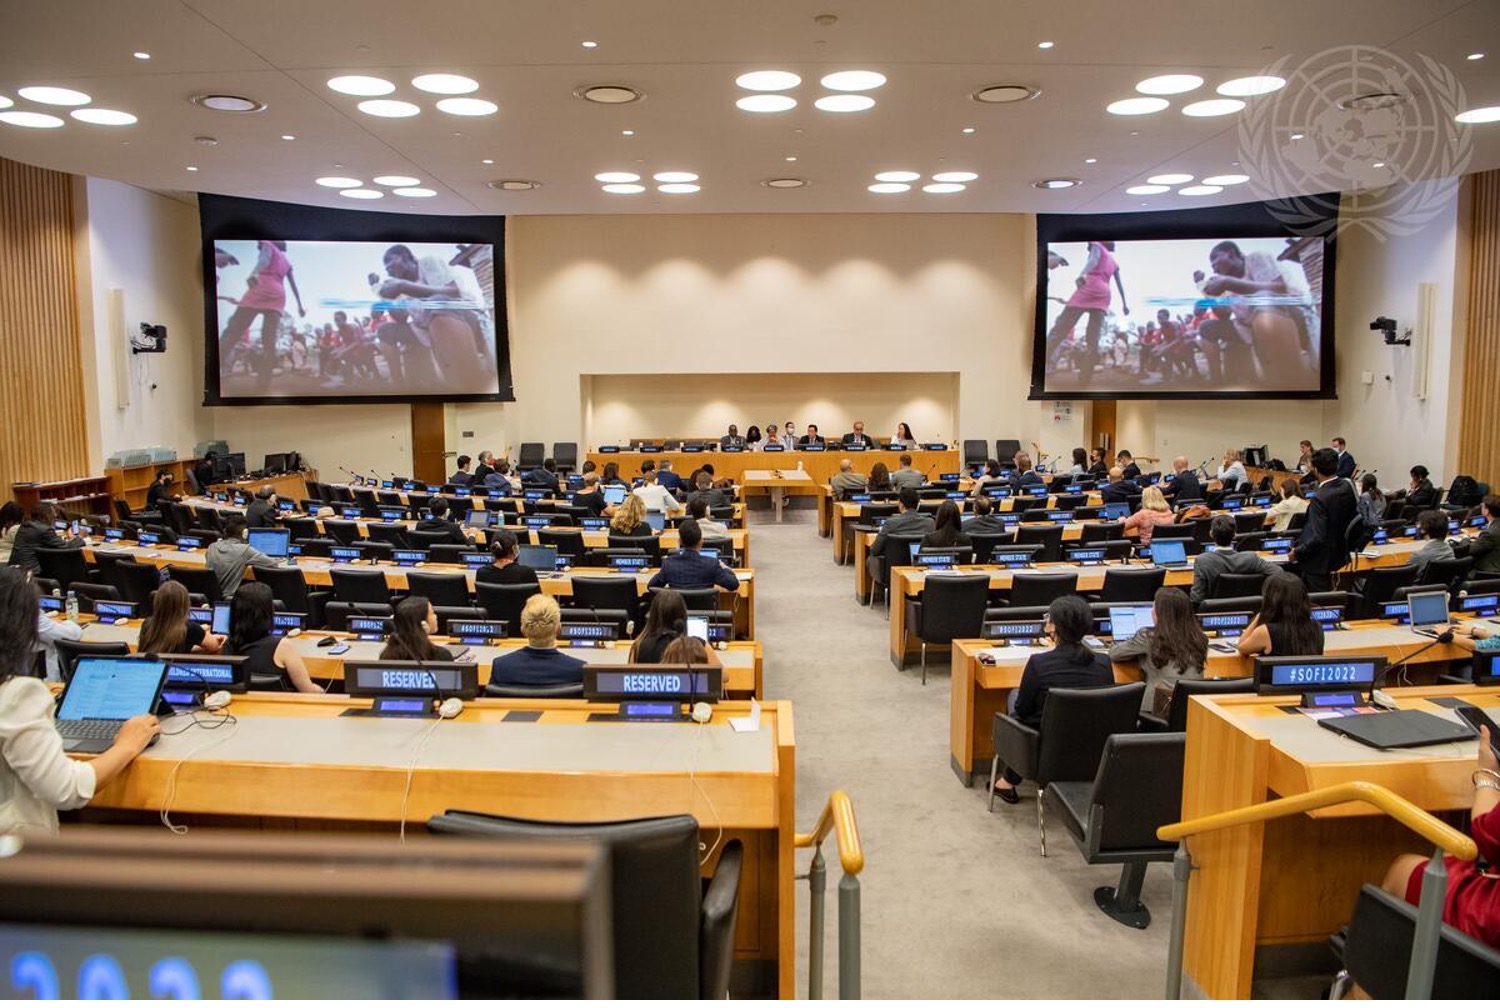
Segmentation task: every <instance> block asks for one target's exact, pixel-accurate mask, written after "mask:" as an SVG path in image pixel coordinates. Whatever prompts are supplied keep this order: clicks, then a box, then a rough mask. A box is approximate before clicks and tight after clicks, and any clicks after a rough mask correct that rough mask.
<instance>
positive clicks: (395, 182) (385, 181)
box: [371, 175, 422, 188]
mask: <svg viewBox="0 0 1500 1008" xmlns="http://www.w3.org/2000/svg"><path fill="white" fill-rule="evenodd" d="M371 181H373V182H374V183H375V184H376V185H380V186H388V187H390V188H396V187H398V186H414V185H421V184H422V180H421V179H419V178H412V177H411V176H410V175H376V176H375V178H374V179H372V180H371Z"/></svg>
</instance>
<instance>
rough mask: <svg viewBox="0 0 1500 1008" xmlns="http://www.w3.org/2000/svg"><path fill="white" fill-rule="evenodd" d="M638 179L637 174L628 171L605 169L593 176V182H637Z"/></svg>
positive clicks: (639, 178)
mask: <svg viewBox="0 0 1500 1008" xmlns="http://www.w3.org/2000/svg"><path fill="white" fill-rule="evenodd" d="M640 180H641V177H640V176H639V175H637V174H636V173H635V172H628V171H606V172H600V173H599V174H597V175H595V176H594V181H595V182H609V183H613V184H616V185H618V184H621V183H625V182H639V181H640Z"/></svg>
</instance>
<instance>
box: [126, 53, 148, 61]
mask: <svg viewBox="0 0 1500 1008" xmlns="http://www.w3.org/2000/svg"><path fill="white" fill-rule="evenodd" d="M130 55H132V56H134V57H135V58H136V59H138V60H148V59H150V58H151V54H150V53H148V52H137V53H131V54H130Z"/></svg>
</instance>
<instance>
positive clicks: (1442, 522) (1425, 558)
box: [1406, 511, 1454, 585]
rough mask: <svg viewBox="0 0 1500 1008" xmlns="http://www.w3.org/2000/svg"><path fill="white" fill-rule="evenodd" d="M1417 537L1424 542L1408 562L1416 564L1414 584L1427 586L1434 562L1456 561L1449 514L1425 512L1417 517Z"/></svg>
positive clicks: (1444, 512)
mask: <svg viewBox="0 0 1500 1008" xmlns="http://www.w3.org/2000/svg"><path fill="white" fill-rule="evenodd" d="M1417 535H1418V536H1420V537H1421V538H1422V540H1423V542H1422V545H1421V547H1420V548H1419V549H1418V550H1417V551H1416V552H1415V553H1413V554H1412V555H1411V559H1410V560H1408V561H1406V562H1407V563H1409V564H1415V565H1416V567H1417V575H1416V577H1415V578H1413V579H1412V582H1411V583H1412V584H1417V585H1419V584H1426V583H1427V582H1426V581H1425V580H1423V579H1424V578H1426V577H1427V565H1428V564H1430V563H1432V562H1433V561H1434V560H1452V559H1454V554H1453V547H1452V546H1451V545H1450V544H1449V542H1448V513H1447V512H1446V511H1423V512H1422V513H1421V514H1419V515H1417Z"/></svg>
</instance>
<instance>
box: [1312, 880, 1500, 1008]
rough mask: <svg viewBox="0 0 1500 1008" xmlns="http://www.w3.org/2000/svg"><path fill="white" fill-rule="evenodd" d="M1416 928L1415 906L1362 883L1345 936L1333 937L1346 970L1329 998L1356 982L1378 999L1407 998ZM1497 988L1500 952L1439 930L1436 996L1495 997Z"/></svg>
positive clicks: (1444, 927) (1434, 982)
mask: <svg viewBox="0 0 1500 1008" xmlns="http://www.w3.org/2000/svg"><path fill="white" fill-rule="evenodd" d="M1416 930H1417V908H1416V907H1414V906H1412V905H1411V904H1410V903H1408V902H1406V900H1404V899H1402V898H1401V897H1399V896H1392V895H1391V894H1390V893H1388V892H1386V891H1385V890H1384V889H1381V888H1380V887H1379V886H1374V885H1368V884H1367V885H1365V886H1363V887H1362V888H1361V889H1360V891H1359V898H1358V899H1357V900H1356V901H1355V903H1354V918H1353V919H1352V920H1351V921H1350V922H1349V930H1348V934H1347V936H1345V937H1343V939H1342V941H1339V940H1337V939H1336V940H1335V944H1336V945H1341V946H1342V948H1341V951H1340V957H1341V958H1342V960H1343V964H1344V968H1343V970H1341V971H1340V972H1339V975H1338V977H1337V978H1336V979H1335V980H1334V984H1333V989H1332V990H1331V991H1330V992H1329V995H1328V996H1329V998H1330V999H1341V998H1343V996H1344V995H1345V994H1346V993H1347V992H1348V989H1349V987H1351V986H1352V985H1354V984H1358V985H1359V987H1360V989H1361V990H1363V991H1364V992H1365V993H1366V994H1368V995H1369V996H1370V997H1371V998H1372V999H1375V1000H1380V1001H1385V1000H1390V1001H1395V1000H1397V999H1400V998H1404V997H1406V980H1407V977H1408V975H1409V973H1410V969H1411V951H1412V941H1413V940H1414V938H1415V936H1416ZM1496 991H1500V950H1497V949H1494V948H1491V947H1490V946H1488V945H1486V944H1484V942H1481V941H1478V940H1477V939H1475V938H1472V937H1470V936H1469V935H1466V934H1464V933H1463V932H1462V931H1460V930H1458V929H1457V928H1455V927H1453V926H1452V925H1450V924H1446V923H1445V924H1443V925H1442V926H1441V928H1440V929H1439V931H1438V948H1437V967H1436V969H1435V970H1434V971H1433V977H1432V995H1431V996H1432V999H1433V1000H1434V1001H1437V1000H1443V1001H1448V1000H1465V1001H1468V1000H1475V1001H1479V1000H1484V1001H1493V1000H1494V999H1495V992H1496Z"/></svg>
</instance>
